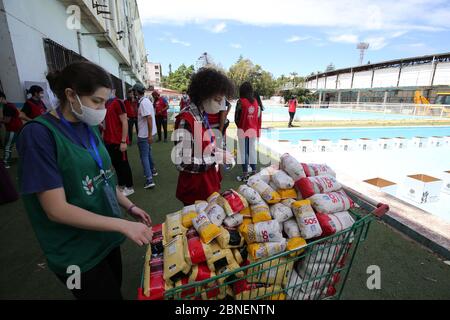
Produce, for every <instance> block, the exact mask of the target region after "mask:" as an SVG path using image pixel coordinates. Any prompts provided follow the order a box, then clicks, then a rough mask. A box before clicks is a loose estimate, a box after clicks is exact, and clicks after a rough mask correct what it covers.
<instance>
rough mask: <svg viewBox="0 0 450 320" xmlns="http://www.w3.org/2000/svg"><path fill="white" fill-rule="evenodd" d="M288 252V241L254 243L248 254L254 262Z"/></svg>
mask: <svg viewBox="0 0 450 320" xmlns="http://www.w3.org/2000/svg"><path fill="white" fill-rule="evenodd" d="M284 250H286V239H283V240H282V241H280V242H266V243H252V244H250V245H249V246H248V253H249V255H250V257H251V258H252V259H253V260H258V259H264V258H268V257H271V256H273V255H276V254H278V253H280V252H283V251H284Z"/></svg>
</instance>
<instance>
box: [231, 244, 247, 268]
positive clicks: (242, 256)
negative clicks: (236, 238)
mask: <svg viewBox="0 0 450 320" xmlns="http://www.w3.org/2000/svg"><path fill="white" fill-rule="evenodd" d="M232 252H233V256H234V259H235V260H236V262H237V263H238V264H239V265H240V266H242V265H243V263H244V262H246V261H247V259H248V251H247V247H241V248H237V249H233V250H232Z"/></svg>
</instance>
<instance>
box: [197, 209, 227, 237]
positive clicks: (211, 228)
mask: <svg viewBox="0 0 450 320" xmlns="http://www.w3.org/2000/svg"><path fill="white" fill-rule="evenodd" d="M192 224H193V225H194V228H195V230H197V232H198V234H199V235H200V239H202V241H203V242H204V243H206V244H208V243H210V242H211V241H213V240H214V239H215V238H217V237H218V236H220V233H221V230H220V228H219V227H218V226H216V225H215V224H214V223H212V222H211V221H210V220H209V218H208V215H207V214H206V213H204V212H202V213H200V214H199V215H198V216H197V217H195V218H194V219H193V220H192Z"/></svg>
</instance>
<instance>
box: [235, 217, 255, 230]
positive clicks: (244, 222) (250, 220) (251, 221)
mask: <svg viewBox="0 0 450 320" xmlns="http://www.w3.org/2000/svg"><path fill="white" fill-rule="evenodd" d="M252 223H253V220H252V219H249V218H244V220H243V221H242V223H241V225H240V226H239V227H238V230H239V232H240V233H242V230H244V227H245V225H247V224H252Z"/></svg>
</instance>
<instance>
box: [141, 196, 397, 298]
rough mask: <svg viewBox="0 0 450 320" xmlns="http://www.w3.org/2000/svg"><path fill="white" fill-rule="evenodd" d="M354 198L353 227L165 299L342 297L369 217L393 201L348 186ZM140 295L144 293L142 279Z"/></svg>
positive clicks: (187, 287)
mask: <svg viewBox="0 0 450 320" xmlns="http://www.w3.org/2000/svg"><path fill="white" fill-rule="evenodd" d="M345 191H346V192H347V194H348V195H349V196H350V197H351V198H352V199H353V201H354V202H355V207H354V208H352V209H350V210H349V212H350V213H351V215H352V216H353V218H354V220H355V223H354V224H353V226H352V227H351V228H348V229H346V230H343V231H341V232H339V233H336V234H334V235H332V236H329V237H326V238H321V239H318V240H316V241H312V242H309V243H308V244H307V245H306V246H304V247H302V248H298V249H296V250H293V251H287V252H283V253H280V254H277V255H274V256H272V257H270V258H267V259H262V260H258V261H257V262H250V263H249V262H247V264H246V265H244V264H241V267H240V268H239V269H235V270H232V271H227V272H224V273H222V274H220V275H217V276H215V277H213V278H210V279H207V280H204V281H199V282H194V283H189V284H186V285H183V286H179V287H175V288H172V289H169V290H164V291H161V292H160V296H159V298H161V299H166V300H211V299H234V300H286V299H288V300H325V299H327V300H328V299H339V298H340V296H341V294H342V292H343V289H344V286H345V283H346V280H347V277H348V275H349V271H350V269H351V266H352V264H353V261H354V258H355V254H356V252H357V250H358V247H359V245H360V244H361V242H363V241H364V240H365V239H366V237H367V233H368V231H369V227H370V224H371V222H372V221H373V220H374V219H377V218H380V217H381V216H383V215H384V214H385V213H386V212H387V211H389V207H388V206H387V205H385V204H378V205H374V204H373V202H372V201H371V200H370V199H368V198H366V197H365V196H364V195H362V194H360V193H358V192H356V191H354V190H352V189H349V188H345ZM148 259H149V258H148V257H147V261H146V264H147V277H146V276H144V273H145V266H144V273H143V276H142V283H141V288H140V289H139V290H138V291H139V292H138V299H140V300H149V299H150V300H152V299H155V295H153V297H152V298H150V297H148V296H146V294H145V290H144V287H145V286H144V279H146V278H148V263H149V261H148Z"/></svg>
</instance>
